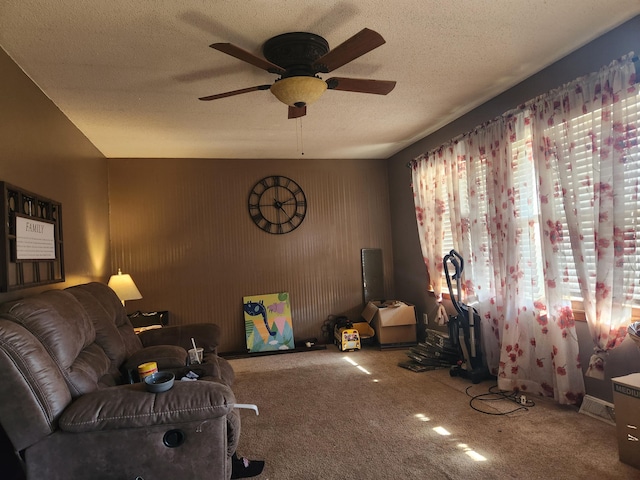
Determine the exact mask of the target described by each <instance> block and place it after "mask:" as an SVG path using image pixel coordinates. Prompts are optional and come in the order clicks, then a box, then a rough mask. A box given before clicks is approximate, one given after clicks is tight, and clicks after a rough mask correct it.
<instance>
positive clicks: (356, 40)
mask: <svg viewBox="0 0 640 480" xmlns="http://www.w3.org/2000/svg"><path fill="white" fill-rule="evenodd" d="M384 43H385V41H384V38H382V35H380V34H379V33H378V32H374V31H373V30H370V29H368V28H363V29H362V30H360V31H359V32H358V33H356V34H355V35H354V36H353V37H351V38H349V39H348V40H346V41H344V42H343V43H341V44H340V45H338V46H337V47H336V48H334V49H332V50H330V51H329V52H327V53H326V54H325V55H323V56H322V57H320V58H319V59H318V60H316V62H315V63H314V67H315V68H316V69H317V71H318V72H322V73H329V72H331V71H333V70H335V69H336V68H339V67H341V66H343V65H344V64H346V63H349V62H350V61H352V60H355V59H356V58H358V57H360V56H362V55H364V54H365V53H367V52H370V51H371V50H373V49H374V48H378V47H379V46H380V45H382V44H384Z"/></svg>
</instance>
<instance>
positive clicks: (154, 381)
mask: <svg viewBox="0 0 640 480" xmlns="http://www.w3.org/2000/svg"><path fill="white" fill-rule="evenodd" d="M175 378H176V376H175V375H174V374H173V373H171V372H156V373H152V374H151V375H149V376H148V377H145V378H144V383H145V384H146V385H147V390H148V391H149V392H153V393H160V392H166V391H167V390H169V389H171V387H173V382H174V380H175Z"/></svg>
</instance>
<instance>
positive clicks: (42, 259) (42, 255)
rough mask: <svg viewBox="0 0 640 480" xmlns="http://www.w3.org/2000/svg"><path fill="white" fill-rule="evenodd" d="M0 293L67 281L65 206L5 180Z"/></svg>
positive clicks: (3, 185)
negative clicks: (63, 237)
mask: <svg viewBox="0 0 640 480" xmlns="http://www.w3.org/2000/svg"><path fill="white" fill-rule="evenodd" d="M0 188H1V193H2V224H1V227H0V228H1V232H0V234H1V235H2V238H3V239H4V243H5V245H4V251H3V252H2V254H0V266H1V267H2V273H1V276H0V292H9V291H13V290H18V289H21V288H28V287H35V286H39V285H45V284H48V283H56V282H63V281H64V252H63V248H62V247H63V245H62V205H61V204H60V203H59V202H56V201H54V200H51V199H49V198H45V197H43V196H41V195H37V194H34V193H31V192H28V191H26V190H23V189H21V188H19V187H15V186H13V185H10V184H8V183H5V182H0Z"/></svg>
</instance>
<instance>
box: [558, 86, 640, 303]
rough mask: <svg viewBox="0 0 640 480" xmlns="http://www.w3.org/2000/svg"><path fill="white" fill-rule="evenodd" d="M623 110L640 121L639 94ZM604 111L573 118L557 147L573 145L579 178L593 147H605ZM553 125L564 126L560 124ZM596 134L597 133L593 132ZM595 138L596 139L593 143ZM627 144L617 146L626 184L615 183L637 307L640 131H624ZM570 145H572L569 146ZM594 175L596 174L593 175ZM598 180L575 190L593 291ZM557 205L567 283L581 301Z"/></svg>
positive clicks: (588, 168) (628, 278) (626, 267)
mask: <svg viewBox="0 0 640 480" xmlns="http://www.w3.org/2000/svg"><path fill="white" fill-rule="evenodd" d="M623 109H624V112H625V114H624V118H625V120H624V123H625V124H635V125H639V124H640V94H638V95H636V96H635V97H632V98H630V99H627V100H624V101H623ZM601 113H602V112H601V111H600V110H597V111H595V112H593V113H589V114H586V115H582V116H580V117H577V118H575V119H572V122H571V130H570V131H569V132H568V133H569V135H568V136H567V137H565V140H566V142H565V143H564V144H561V145H558V148H562V149H563V150H564V151H567V152H568V151H569V148H572V155H573V156H574V157H575V156H576V155H578V157H577V168H575V169H574V171H573V174H575V175H577V176H578V177H579V178H584V177H585V176H586V175H587V174H588V173H589V172H592V171H593V162H594V161H597V159H598V155H597V153H596V154H595V155H594V153H593V152H592V150H593V149H594V148H596V149H597V150H596V152H598V151H599V150H600V148H602V147H605V148H606V146H603V145H601V144H600V141H601V135H600V133H601V131H600V122H599V119H600V116H601ZM554 128H563V127H562V126H557V127H554ZM594 134H595V135H594ZM594 138H595V139H597V141H596V143H595V144H594ZM623 138H624V145H618V146H616V148H620V149H622V151H623V154H624V158H625V175H624V178H625V180H624V187H623V189H622V190H618V186H616V187H615V188H616V200H617V201H621V202H622V203H623V205H624V228H623V238H624V240H623V247H622V248H623V260H624V276H625V283H626V284H635V291H634V292H633V294H632V295H631V297H630V298H629V299H628V300H629V303H630V304H631V305H634V306H640V238H638V236H639V235H640V224H639V215H640V212H638V206H639V201H638V195H640V132H639V131H638V130H637V129H635V130H628V131H626V132H625V134H624V136H623ZM570 144H571V145H570ZM556 174H557V173H556ZM591 178H593V177H591ZM595 183H596V182H595V181H592V182H590V183H587V182H583V183H581V184H580V186H579V188H578V190H577V191H574V192H573V194H574V195H575V201H576V209H577V212H578V216H579V220H580V222H581V223H582V225H583V228H582V231H583V232H584V242H585V244H586V248H585V252H586V254H585V263H586V267H587V271H588V273H589V281H590V282H592V283H591V284H590V290H591V291H595V281H596V278H595V272H596V254H597V250H596V244H595V235H594V230H595V225H594V220H593V212H594V208H595V207H594V204H593V200H594V195H595V188H596V185H595ZM556 206H557V209H558V211H557V215H558V217H559V218H561V219H562V220H561V221H562V224H563V226H564V228H563V232H562V233H563V235H562V237H563V239H562V244H561V252H562V253H563V256H564V257H565V259H566V267H567V272H568V280H569V281H568V284H569V288H570V292H571V297H572V298H573V299H574V300H581V299H582V294H581V292H580V286H579V284H578V277H577V273H576V268H575V263H574V261H573V254H572V250H571V243H570V237H569V231H568V229H567V226H566V223H567V222H566V216H565V214H564V209H563V207H562V205H561V204H560V202H558V204H557V205H556Z"/></svg>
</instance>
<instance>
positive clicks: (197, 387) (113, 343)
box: [0, 283, 240, 480]
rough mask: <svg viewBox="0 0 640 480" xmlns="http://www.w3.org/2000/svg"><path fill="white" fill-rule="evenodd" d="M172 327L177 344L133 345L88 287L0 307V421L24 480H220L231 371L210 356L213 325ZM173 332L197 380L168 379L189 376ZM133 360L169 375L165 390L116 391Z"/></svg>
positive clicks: (126, 328) (225, 472)
mask: <svg viewBox="0 0 640 480" xmlns="http://www.w3.org/2000/svg"><path fill="white" fill-rule="evenodd" d="M178 330H179V333H180V334H179V335H178V336H177V337H175V338H177V339H178V341H177V343H178V344H177V345H175V344H174V345H166V344H160V343H154V341H153V340H151V341H150V344H148V345H147V346H145V345H144V343H143V341H142V340H141V338H139V337H138V336H136V335H135V333H134V331H133V327H132V326H131V324H130V322H129V320H128V317H127V316H126V313H125V311H124V308H123V307H122V304H121V303H120V301H119V300H118V298H117V296H116V295H115V294H114V293H113V291H112V290H111V289H109V288H108V287H107V286H106V285H103V284H99V283H89V284H85V285H79V286H76V287H71V288H68V289H66V290H51V291H48V292H45V293H42V294H39V295H35V296H33V297H28V298H25V299H22V300H17V301H13V302H9V303H6V304H4V305H1V306H0V424H1V425H2V428H3V429H4V431H6V433H7V436H8V437H9V439H10V440H11V443H12V444H13V447H14V449H15V451H16V452H17V453H18V454H19V456H20V457H21V458H22V460H23V462H24V467H25V471H26V475H27V478H28V479H31V478H33V479H43V478H46V479H53V480H55V479H65V480H70V479H84V478H92V479H112V478H113V479H116V478H117V479H131V480H133V479H135V478H136V477H141V478H143V479H147V480H149V479H160V480H163V479H172V480H173V479H176V478H188V479H229V478H230V477H231V456H232V454H233V453H234V452H235V449H236V447H237V444H238V439H239V435H240V420H239V416H238V414H237V410H235V409H234V404H235V397H234V395H233V392H232V390H231V388H230V387H231V382H232V381H233V370H232V368H231V366H230V365H229V364H228V362H226V361H224V360H223V359H221V358H218V357H217V355H215V349H216V347H217V327H215V326H214V328H211V327H203V326H197V328H196V329H195V330H192V331H189V328H188V327H182V328H180V329H178ZM178 330H177V331H176V332H177V333H178ZM180 335H183V337H180ZM184 335H188V336H189V337H188V341H189V343H190V342H191V336H194V335H199V336H198V338H197V339H196V341H197V342H198V344H199V346H203V347H204V348H205V349H206V350H207V351H208V354H207V356H206V359H205V363H204V364H203V365H200V366H198V367H199V368H200V369H201V370H200V373H202V376H201V378H202V379H204V380H205V381H197V382H181V381H179V378H180V377H179V376H178V375H180V374H181V373H183V372H185V373H186V371H188V370H189V368H190V367H188V366H186V365H185V361H186V357H187V355H186V349H185V348H184V347H185V346H187V347H188V344H187V345H184V344H183V343H182V341H181V340H180V339H181V338H182V339H184ZM159 337H160V338H162V339H163V341H165V340H169V339H170V336H169V335H168V332H163V334H162V335H161V336H157V334H156V336H153V338H155V339H156V340H158V338H159ZM143 338H144V337H143ZM194 338H196V337H195V336H194ZM154 355H155V356H156V357H155V358H153V357H154ZM144 361H157V362H158V365H159V369H161V370H167V369H169V370H172V371H174V372H175V373H176V374H177V375H176V376H177V378H176V382H175V384H174V386H173V388H172V389H171V390H169V391H167V392H163V393H157V394H156V393H150V392H147V391H146V389H145V386H144V384H141V383H135V384H128V383H127V382H128V381H129V378H128V377H129V372H130V370H131V368H133V367H134V366H135V367H136V368H137V365H138V363H136V362H139V363H142V362H144ZM206 380H212V381H206Z"/></svg>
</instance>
